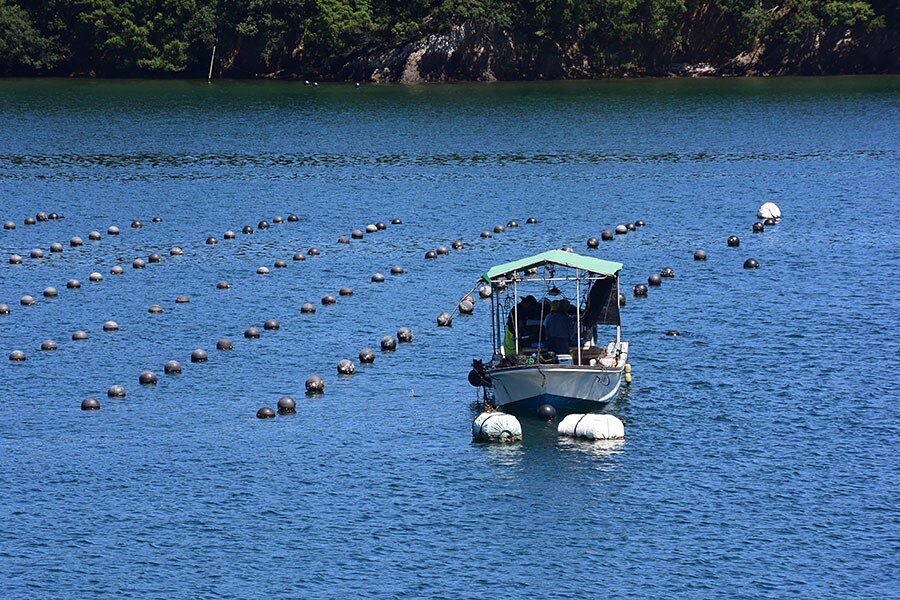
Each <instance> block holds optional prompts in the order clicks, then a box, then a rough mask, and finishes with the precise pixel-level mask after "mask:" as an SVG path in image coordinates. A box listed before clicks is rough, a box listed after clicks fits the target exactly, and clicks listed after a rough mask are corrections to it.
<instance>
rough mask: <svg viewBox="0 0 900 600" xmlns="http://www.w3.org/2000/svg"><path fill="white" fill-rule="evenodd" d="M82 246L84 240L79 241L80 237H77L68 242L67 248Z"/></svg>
mask: <svg viewBox="0 0 900 600" xmlns="http://www.w3.org/2000/svg"><path fill="white" fill-rule="evenodd" d="M83 245H84V240H83V239H81V238H80V237H78V236H77V235H76V236H75V237H73V238H72V239H71V240H69V246H71V247H72V248H77V247H78V246H83Z"/></svg>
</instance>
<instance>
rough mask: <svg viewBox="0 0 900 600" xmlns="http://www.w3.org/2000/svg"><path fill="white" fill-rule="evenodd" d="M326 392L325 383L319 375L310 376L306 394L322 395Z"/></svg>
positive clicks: (307, 381) (307, 379) (307, 380)
mask: <svg viewBox="0 0 900 600" xmlns="http://www.w3.org/2000/svg"><path fill="white" fill-rule="evenodd" d="M324 391H325V381H324V380H323V379H322V378H321V377H319V376H318V375H310V376H309V377H307V378H306V393H307V394H308V395H311V396H312V395H315V394H321V393H322V392H324Z"/></svg>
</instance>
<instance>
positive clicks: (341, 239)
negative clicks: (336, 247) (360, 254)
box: [338, 235, 350, 244]
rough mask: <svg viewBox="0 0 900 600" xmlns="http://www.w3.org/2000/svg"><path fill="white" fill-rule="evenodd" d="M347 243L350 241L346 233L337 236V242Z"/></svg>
mask: <svg viewBox="0 0 900 600" xmlns="http://www.w3.org/2000/svg"><path fill="white" fill-rule="evenodd" d="M349 243H350V238H348V237H347V236H346V235H342V236H341V237H339V238H338V244H349Z"/></svg>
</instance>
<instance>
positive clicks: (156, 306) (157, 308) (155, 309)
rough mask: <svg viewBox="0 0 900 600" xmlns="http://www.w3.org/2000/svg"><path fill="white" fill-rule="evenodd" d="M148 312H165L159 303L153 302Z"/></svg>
mask: <svg viewBox="0 0 900 600" xmlns="http://www.w3.org/2000/svg"><path fill="white" fill-rule="evenodd" d="M147 312H148V313H150V314H151V315H161V314H162V313H163V307H162V306H160V305H159V304H151V305H150V308H148V309H147Z"/></svg>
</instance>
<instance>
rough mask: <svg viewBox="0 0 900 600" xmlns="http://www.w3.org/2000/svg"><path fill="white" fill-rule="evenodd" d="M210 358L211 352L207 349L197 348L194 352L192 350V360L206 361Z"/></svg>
mask: <svg viewBox="0 0 900 600" xmlns="http://www.w3.org/2000/svg"><path fill="white" fill-rule="evenodd" d="M208 360H209V354H207V353H206V350H202V349H200V348H197V349H196V350H194V351H193V352H191V362H206V361H208Z"/></svg>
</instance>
